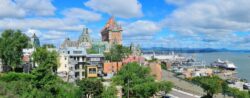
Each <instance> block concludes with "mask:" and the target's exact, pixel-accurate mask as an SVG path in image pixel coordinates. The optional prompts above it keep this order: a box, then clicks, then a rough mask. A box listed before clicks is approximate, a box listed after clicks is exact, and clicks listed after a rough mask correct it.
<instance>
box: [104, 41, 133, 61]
mask: <svg viewBox="0 0 250 98" xmlns="http://www.w3.org/2000/svg"><path fill="white" fill-rule="evenodd" d="M129 54H131V51H130V49H129V48H128V47H124V46H122V45H113V46H112V47H111V49H110V52H108V53H104V56H105V59H106V60H109V61H121V60H122V59H123V58H125V57H126V56H128V55H129Z"/></svg>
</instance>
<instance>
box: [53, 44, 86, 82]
mask: <svg viewBox="0 0 250 98" xmlns="http://www.w3.org/2000/svg"><path fill="white" fill-rule="evenodd" d="M59 53H60V54H59V61H60V66H59V67H58V69H57V73H58V76H60V77H61V78H62V79H63V80H64V81H68V82H74V81H75V80H76V79H83V78H85V68H84V65H85V63H86V55H87V53H86V49H85V48H82V47H67V48H63V49H60V50H59Z"/></svg>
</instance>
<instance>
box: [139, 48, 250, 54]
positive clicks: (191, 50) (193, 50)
mask: <svg viewBox="0 0 250 98" xmlns="http://www.w3.org/2000/svg"><path fill="white" fill-rule="evenodd" d="M142 52H143V53H145V54H147V53H153V52H155V53H156V54H158V53H161V54H162V53H171V52H175V53H212V52H241V53H250V50H230V49H225V48H223V49H213V48H161V47H153V48H142Z"/></svg>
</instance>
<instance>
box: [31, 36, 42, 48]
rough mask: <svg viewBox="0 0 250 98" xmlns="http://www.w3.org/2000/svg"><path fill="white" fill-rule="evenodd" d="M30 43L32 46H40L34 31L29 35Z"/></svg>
mask: <svg viewBox="0 0 250 98" xmlns="http://www.w3.org/2000/svg"><path fill="white" fill-rule="evenodd" d="M31 44H32V47H35V48H36V47H40V40H39V38H38V37H37V36H36V34H35V33H34V34H33V35H32V37H31Z"/></svg>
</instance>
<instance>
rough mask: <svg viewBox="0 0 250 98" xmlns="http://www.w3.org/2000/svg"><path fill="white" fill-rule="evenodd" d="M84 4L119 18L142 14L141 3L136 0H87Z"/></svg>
mask: <svg viewBox="0 0 250 98" xmlns="http://www.w3.org/2000/svg"><path fill="white" fill-rule="evenodd" d="M84 5H85V6H87V7H90V8H92V9H93V10H96V11H100V12H105V13H108V14H109V15H114V16H116V17H121V18H133V17H141V16H143V13H142V9H141V8H142V5H141V4H140V3H139V1H137V0H89V1H88V2H86V3H84Z"/></svg>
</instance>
